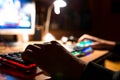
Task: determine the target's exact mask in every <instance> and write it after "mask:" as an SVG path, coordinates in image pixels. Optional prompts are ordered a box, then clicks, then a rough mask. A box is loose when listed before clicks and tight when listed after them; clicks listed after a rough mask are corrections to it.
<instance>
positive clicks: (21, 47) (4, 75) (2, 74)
mask: <svg viewBox="0 0 120 80" xmlns="http://www.w3.org/2000/svg"><path fill="white" fill-rule="evenodd" d="M38 43H42V42H29V43H24V44H19V45H18V46H17V47H13V46H11V47H8V46H6V47H3V49H2V48H1V49H0V53H9V52H13V51H14V52H18V51H24V49H25V48H26V46H27V45H29V44H38ZM107 52H108V51H101V50H100V51H99V50H95V51H93V53H92V54H90V55H88V56H85V57H81V58H80V59H81V60H83V61H85V62H86V63H88V62H90V61H93V60H95V59H97V58H99V57H101V56H104V55H106V53H107ZM9 70H10V69H9ZM12 72H13V73H14V70H12ZM24 76H28V75H24ZM2 78H5V80H9V79H10V78H11V80H23V79H20V78H16V77H15V76H13V75H10V74H7V73H6V72H4V71H2V72H0V80H1V79H2ZM8 78H9V79H8ZM14 78H15V79H14ZM47 78H49V76H47V75H45V74H43V73H41V74H40V75H38V76H36V77H35V80H45V79H47Z"/></svg>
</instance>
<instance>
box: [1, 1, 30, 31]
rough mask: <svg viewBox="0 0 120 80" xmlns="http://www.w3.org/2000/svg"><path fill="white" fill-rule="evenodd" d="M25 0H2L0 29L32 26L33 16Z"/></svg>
mask: <svg viewBox="0 0 120 80" xmlns="http://www.w3.org/2000/svg"><path fill="white" fill-rule="evenodd" d="M22 1H23V0H0V29H12V28H16V29H17V28H18V29H19V28H25V29H26V28H30V27H31V17H30V13H29V11H27V10H26V5H25V2H24V1H23V2H22Z"/></svg>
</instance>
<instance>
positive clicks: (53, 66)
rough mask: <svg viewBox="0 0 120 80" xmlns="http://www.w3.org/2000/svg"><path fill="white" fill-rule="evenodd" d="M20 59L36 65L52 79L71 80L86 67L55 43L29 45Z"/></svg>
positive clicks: (74, 79)
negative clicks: (63, 79) (65, 79)
mask: <svg viewBox="0 0 120 80" xmlns="http://www.w3.org/2000/svg"><path fill="white" fill-rule="evenodd" d="M22 58H23V59H24V60H26V61H31V62H33V63H36V64H37V65H38V66H39V67H40V68H42V69H43V70H45V71H46V72H48V74H50V75H51V76H52V77H62V78H69V79H72V78H73V80H76V79H78V78H79V77H80V75H81V74H82V72H83V70H84V68H85V66H86V64H85V63H84V62H83V61H81V60H80V59H77V57H75V56H73V55H71V54H70V53H69V52H68V51H67V50H66V49H65V48H64V47H63V46H61V45H60V44H59V43H58V42H56V41H52V42H48V43H45V44H35V45H29V46H27V48H26V49H25V51H24V53H23V54H22Z"/></svg>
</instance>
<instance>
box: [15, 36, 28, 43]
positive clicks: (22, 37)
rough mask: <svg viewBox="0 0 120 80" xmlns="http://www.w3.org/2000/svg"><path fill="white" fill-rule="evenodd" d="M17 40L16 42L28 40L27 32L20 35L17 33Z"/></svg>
mask: <svg viewBox="0 0 120 80" xmlns="http://www.w3.org/2000/svg"><path fill="white" fill-rule="evenodd" d="M17 41H18V42H22V43H24V42H28V41H29V35H28V34H21V35H17Z"/></svg>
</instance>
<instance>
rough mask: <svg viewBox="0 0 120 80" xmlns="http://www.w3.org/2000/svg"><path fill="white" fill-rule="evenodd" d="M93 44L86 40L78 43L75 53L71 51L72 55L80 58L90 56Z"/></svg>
mask: <svg viewBox="0 0 120 80" xmlns="http://www.w3.org/2000/svg"><path fill="white" fill-rule="evenodd" d="M92 43H93V41H92V40H85V41H82V42H80V43H77V44H76V46H75V47H74V49H73V51H71V54H72V55H75V56H78V57H81V56H86V55H89V54H90V53H92V52H93V49H92V47H91V46H89V45H91V44H92Z"/></svg>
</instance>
